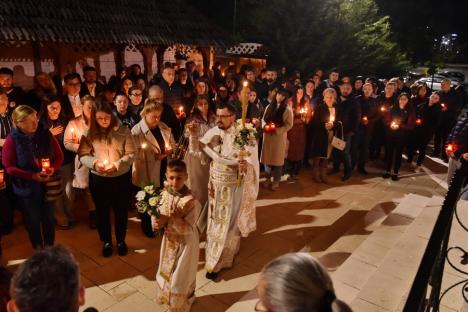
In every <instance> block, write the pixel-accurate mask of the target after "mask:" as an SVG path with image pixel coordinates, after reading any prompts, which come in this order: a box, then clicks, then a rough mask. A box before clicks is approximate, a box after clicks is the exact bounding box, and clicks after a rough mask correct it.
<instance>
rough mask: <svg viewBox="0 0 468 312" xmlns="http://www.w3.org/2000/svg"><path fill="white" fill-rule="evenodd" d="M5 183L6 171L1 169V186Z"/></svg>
mask: <svg viewBox="0 0 468 312" xmlns="http://www.w3.org/2000/svg"><path fill="white" fill-rule="evenodd" d="M4 181H5V171H3V169H0V184H3V182H4Z"/></svg>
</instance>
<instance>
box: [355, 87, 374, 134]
mask: <svg viewBox="0 0 468 312" xmlns="http://www.w3.org/2000/svg"><path fill="white" fill-rule="evenodd" d="M356 100H357V102H358V103H359V106H360V107H361V120H362V117H364V116H366V117H367V121H368V123H367V125H363V124H362V122H361V125H360V127H361V128H365V129H366V130H367V131H369V133H372V129H373V128H374V125H375V123H376V121H377V120H378V119H379V116H380V114H379V107H378V105H377V99H376V98H375V97H369V98H366V97H364V95H360V96H358V97H357V98H356Z"/></svg>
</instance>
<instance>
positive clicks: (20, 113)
mask: <svg viewBox="0 0 468 312" xmlns="http://www.w3.org/2000/svg"><path fill="white" fill-rule="evenodd" d="M34 113H35V114H37V111H36V110H35V109H34V108H32V107H31V106H28V105H20V106H18V107H17V108H15V110H14V111H13V114H12V115H11V118H12V119H13V122H14V123H15V124H17V123H18V122H20V121H22V120H23V119H24V118H26V117H28V116H29V115H31V114H34Z"/></svg>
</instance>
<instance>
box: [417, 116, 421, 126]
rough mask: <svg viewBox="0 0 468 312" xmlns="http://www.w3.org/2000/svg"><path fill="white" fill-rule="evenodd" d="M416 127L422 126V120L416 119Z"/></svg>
mask: <svg viewBox="0 0 468 312" xmlns="http://www.w3.org/2000/svg"><path fill="white" fill-rule="evenodd" d="M416 125H418V126H420V125H422V119H421V118H418V119H416Z"/></svg>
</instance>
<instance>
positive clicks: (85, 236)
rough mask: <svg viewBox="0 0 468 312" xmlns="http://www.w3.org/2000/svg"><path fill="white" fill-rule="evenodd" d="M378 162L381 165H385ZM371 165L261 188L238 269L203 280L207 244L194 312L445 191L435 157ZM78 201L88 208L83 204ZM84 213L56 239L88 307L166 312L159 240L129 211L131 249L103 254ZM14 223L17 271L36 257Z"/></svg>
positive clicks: (12, 260) (334, 262)
mask: <svg viewBox="0 0 468 312" xmlns="http://www.w3.org/2000/svg"><path fill="white" fill-rule="evenodd" d="M374 165H375V167H380V164H379V163H378V164H374ZM370 167H371V168H370V170H369V171H370V172H371V174H369V176H366V177H363V176H359V175H358V174H357V173H356V174H355V175H354V176H353V177H352V178H351V179H350V180H349V181H347V182H346V183H343V182H341V181H340V179H339V178H340V177H339V176H332V177H331V178H330V184H329V185H324V184H320V185H319V184H316V183H314V182H312V177H311V172H310V170H308V169H304V170H303V172H302V173H301V176H300V180H299V181H297V182H296V183H287V182H283V183H281V187H280V190H279V191H276V192H271V191H269V190H265V189H262V190H261V192H260V196H259V199H258V201H257V223H258V227H257V231H256V232H254V233H253V234H252V235H251V236H249V237H248V238H246V239H243V240H242V243H241V249H240V253H239V255H238V257H237V258H236V261H235V265H234V267H233V268H232V269H231V270H227V271H223V272H222V273H221V274H220V276H219V278H218V280H216V281H214V282H212V281H209V280H207V279H205V276H204V275H205V271H204V269H203V261H204V256H203V253H204V249H203V244H201V246H200V247H201V249H200V263H199V268H200V270H199V272H198V276H197V292H196V295H197V300H196V302H195V304H194V306H193V308H192V311H200V312H201V311H203V312H209V311H226V310H227V309H228V308H229V307H230V306H231V305H233V304H234V303H236V302H237V301H239V299H240V298H241V297H243V296H244V295H245V294H247V292H249V291H251V290H252V289H253V288H254V287H255V285H256V281H257V278H258V275H259V272H260V270H261V268H262V267H263V266H264V265H265V264H266V263H267V262H268V261H270V260H271V259H273V258H275V257H277V256H279V255H281V254H284V253H287V252H291V251H299V250H304V251H308V252H311V253H312V254H313V255H315V256H317V257H320V256H321V255H322V254H324V251H325V250H327V248H329V247H330V246H331V245H332V244H334V243H335V242H336V241H337V240H338V239H339V238H340V237H346V238H347V239H346V240H345V242H346V244H347V246H349V248H350V249H351V250H352V246H353V242H354V244H357V243H358V242H359V241H362V239H363V237H366V235H369V234H370V233H371V232H372V223H373V222H374V221H375V220H377V219H378V218H380V217H382V216H383V215H387V214H388V213H390V212H391V211H392V210H393V209H394V208H395V207H396V204H397V203H398V201H399V200H400V199H401V198H402V197H403V196H404V195H405V194H409V193H413V194H418V195H422V196H427V197H431V196H433V195H439V196H444V195H445V192H446V190H445V188H444V187H443V186H444V183H443V181H442V179H443V178H444V172H445V171H446V168H445V167H444V166H443V165H441V164H438V163H435V162H433V161H431V160H428V170H427V171H426V172H423V173H419V174H414V173H410V172H409V171H407V168H405V167H404V168H403V172H402V175H403V177H402V179H401V180H400V181H398V182H393V181H390V180H383V179H382V178H381V177H380V174H381V170H380V169H375V168H374V169H373V168H372V166H370ZM427 172H429V173H431V175H428V174H427ZM77 204H78V206H79V207H82V206H83V204H82V202H80V201H79V202H78V203H77ZM82 210H83V209H82ZM86 216H87V213H86V212H85V211H81V212H79V215H78V218H79V223H78V225H77V226H76V227H75V228H73V229H72V230H69V231H60V230H58V231H57V239H56V240H57V243H61V244H64V245H66V246H68V247H69V248H70V249H71V250H72V252H73V254H74V255H75V257H76V258H77V260H78V261H79V263H80V265H81V273H82V278H83V283H84V285H85V286H86V288H87V289H86V305H85V306H94V307H96V308H97V309H98V310H99V311H109V312H111V311H112V312H115V311H135V312H138V311H165V310H164V309H163V308H162V307H160V306H158V305H157V304H156V303H155V302H154V298H155V295H156V291H155V281H154V278H155V273H156V266H157V264H158V260H159V247H160V244H161V239H160V238H156V239H148V238H146V237H144V236H143V235H142V234H141V232H140V230H139V224H138V219H137V218H136V217H135V213H134V212H131V213H130V220H129V227H128V235H127V244H128V245H129V249H130V252H129V254H128V255H127V256H125V257H119V256H117V255H114V256H112V257H110V258H103V257H102V256H101V243H100V241H99V239H98V235H97V232H96V231H94V230H90V229H89V228H88V227H87V223H86ZM16 223H17V226H16V228H15V230H14V232H13V233H12V234H11V235H9V236H6V237H4V239H3V242H2V245H3V248H4V257H3V259H2V261H3V262H4V263H5V264H7V265H8V266H9V267H11V268H12V269H14V268H15V266H17V265H18V263H20V262H21V261H22V260H23V259H25V258H27V257H29V256H30V255H31V254H32V250H31V248H30V246H29V242H28V239H27V235H26V232H25V230H24V227H23V226H22V224H21V220H20V218H17V222H16ZM350 254H351V253H350V252H336V253H327V257H324V258H321V261H322V262H323V263H324V264H325V265H326V266H327V267H328V268H329V269H330V270H335V269H336V268H337V267H338V266H339V265H340V264H341V263H343V262H344V261H345V260H346V259H347V258H348V257H349V256H350Z"/></svg>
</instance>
